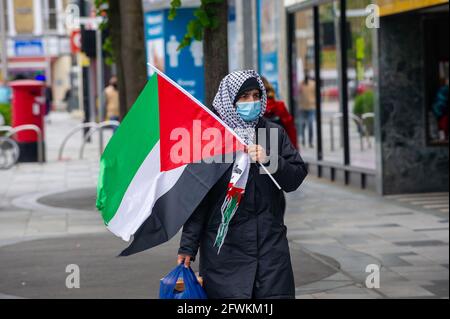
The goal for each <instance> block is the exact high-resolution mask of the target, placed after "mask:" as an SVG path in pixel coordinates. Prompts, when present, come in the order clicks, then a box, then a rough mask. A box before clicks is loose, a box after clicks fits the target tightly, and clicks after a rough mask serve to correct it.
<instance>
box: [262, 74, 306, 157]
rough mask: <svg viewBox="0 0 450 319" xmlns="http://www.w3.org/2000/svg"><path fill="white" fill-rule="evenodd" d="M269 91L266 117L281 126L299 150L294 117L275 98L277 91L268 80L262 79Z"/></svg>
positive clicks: (282, 103) (281, 102) (284, 105)
mask: <svg viewBox="0 0 450 319" xmlns="http://www.w3.org/2000/svg"><path fill="white" fill-rule="evenodd" d="M262 80H263V82H264V86H265V88H266V91H267V109H266V113H265V114H264V117H265V118H267V119H268V120H270V121H272V122H274V123H276V124H279V125H281V126H282V127H283V128H284V129H285V131H286V133H287V134H288V136H289V139H290V140H291V143H292V145H294V147H295V148H296V149H297V150H298V143H297V129H296V127H295V123H294V117H293V116H292V115H291V114H290V113H289V111H288V110H287V108H286V104H284V102H283V101H278V100H277V99H276V96H275V89H274V88H273V86H272V85H271V84H270V83H269V81H268V80H267V79H266V78H264V77H263V78H262Z"/></svg>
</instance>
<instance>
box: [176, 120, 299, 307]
mask: <svg viewBox="0 0 450 319" xmlns="http://www.w3.org/2000/svg"><path fill="white" fill-rule="evenodd" d="M257 128H267V129H270V128H276V129H278V148H279V153H278V154H279V156H278V165H279V166H278V170H277V172H276V173H274V174H272V175H273V177H274V178H275V179H276V180H277V182H278V183H279V184H280V186H281V187H282V189H283V191H285V192H292V191H295V190H296V189H297V188H298V187H299V186H300V184H301V183H302V182H303V180H304V179H305V177H306V175H307V170H306V166H305V164H304V162H303V160H302V158H301V157H300V154H299V153H298V151H297V150H296V149H295V148H294V146H293V145H292V144H291V142H290V140H289V137H288V136H287V134H286V132H285V131H284V129H282V128H281V127H280V126H278V125H277V124H274V123H272V122H269V121H267V120H265V119H261V120H260V122H259V124H258V126H257ZM267 133H268V134H269V130H267ZM267 141H270V140H269V138H267ZM266 151H267V153H269V154H270V143H269V142H268V145H267V147H266ZM231 173H232V165H231V166H230V169H229V170H228V171H227V172H226V173H225V174H224V175H223V177H222V178H221V179H220V180H219V181H218V182H217V184H216V185H215V186H214V187H213V188H212V189H211V190H210V191H209V193H208V194H207V195H206V196H205V198H204V199H203V201H202V202H201V204H200V205H199V206H198V207H197V209H196V210H195V211H194V213H193V214H192V215H191V217H190V218H189V219H188V221H187V222H186V223H185V225H184V227H183V233H182V237H181V241H180V249H179V251H178V253H179V254H187V255H190V256H192V257H193V258H194V260H195V257H196V255H197V252H198V249H199V248H200V275H201V276H202V277H203V281H204V288H205V290H206V293H207V295H208V298H210V299H228V298H230V299H248V298H256V299H263V298H276V299H291V298H295V284H294V275H293V271H292V265H291V258H290V252H289V246H288V240H287V237H286V231H287V229H286V226H285V225H284V209H285V199H284V193H283V191H280V190H278V188H277V187H276V186H275V184H274V183H273V182H272V181H271V179H270V177H269V176H267V175H265V174H260V168H259V166H258V165H257V164H251V168H250V173H249V179H248V183H247V187H246V191H245V195H244V198H243V199H242V202H241V204H240V206H239V208H238V210H237V212H236V214H235V216H234V217H233V219H232V220H231V222H230V225H229V229H228V233H227V236H226V238H225V241H224V244H223V246H222V249H221V251H220V254H219V255H218V254H217V248H215V247H213V245H214V241H215V239H216V235H217V230H218V228H219V225H220V223H221V219H222V213H221V206H222V204H223V201H224V199H225V195H226V192H227V185H228V183H229V181H230V178H231Z"/></svg>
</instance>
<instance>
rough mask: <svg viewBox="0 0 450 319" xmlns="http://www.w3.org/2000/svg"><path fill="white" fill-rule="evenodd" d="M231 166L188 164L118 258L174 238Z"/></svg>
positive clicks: (228, 164)
mask: <svg viewBox="0 0 450 319" xmlns="http://www.w3.org/2000/svg"><path fill="white" fill-rule="evenodd" d="M230 166H231V164H230V163H227V164H190V165H188V166H187V167H186V169H185V171H184V172H183V174H182V175H181V177H180V178H179V180H178V181H177V183H176V184H175V186H174V187H172V189H171V190H170V191H169V192H167V193H166V194H165V195H163V196H162V197H161V198H159V199H158V200H157V201H156V203H155V206H154V208H153V212H152V214H151V215H150V216H149V217H148V218H147V220H146V221H145V222H144V223H143V224H142V225H141V227H140V228H139V229H138V230H137V232H136V233H135V234H134V236H133V242H132V243H131V244H130V246H129V247H128V248H127V249H125V250H124V251H123V252H122V253H121V254H120V255H119V256H122V257H124V256H130V255H133V254H136V253H139V252H142V251H144V250H147V249H150V248H152V247H155V246H158V245H160V244H163V243H165V242H167V241H168V240H170V239H171V238H172V237H174V236H175V235H176V234H177V233H178V231H179V230H180V229H181V227H182V226H183V225H184V223H185V222H186V221H187V220H188V219H189V217H190V216H191V215H192V213H193V212H194V211H195V209H196V208H197V207H198V205H200V203H201V202H202V200H203V198H204V197H205V196H206V194H208V192H209V190H210V189H211V188H212V187H213V186H214V185H215V184H216V183H217V181H218V180H219V179H220V178H221V177H222V176H223V174H225V172H226V171H227V170H228V169H229V168H230Z"/></svg>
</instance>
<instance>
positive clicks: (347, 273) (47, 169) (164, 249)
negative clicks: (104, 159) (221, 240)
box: [0, 113, 449, 299]
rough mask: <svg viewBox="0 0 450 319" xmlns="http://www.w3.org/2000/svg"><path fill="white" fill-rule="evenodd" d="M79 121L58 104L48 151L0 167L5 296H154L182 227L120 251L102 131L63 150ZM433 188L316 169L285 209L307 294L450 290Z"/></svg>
mask: <svg viewBox="0 0 450 319" xmlns="http://www.w3.org/2000/svg"><path fill="white" fill-rule="evenodd" d="M78 123H79V120H77V119H73V118H71V117H70V116H69V115H67V114H58V113H56V114H53V115H52V117H51V124H49V125H48V128H47V132H46V133H47V137H48V140H47V147H48V149H47V151H48V157H47V158H48V162H47V163H46V164H44V165H41V164H20V165H18V166H17V167H14V168H13V169H11V170H9V171H0V260H1V262H0V298H16V297H25V298H57V297H63V298H83V297H85V298H121V297H122V298H156V297H157V288H158V284H159V283H158V279H159V278H160V277H161V276H162V275H164V274H165V273H167V272H168V271H169V270H170V268H171V267H172V266H173V263H174V259H175V258H174V255H175V254H176V248H177V244H178V240H179V237H178V236H177V237H176V238H174V239H173V240H171V241H170V242H168V243H167V244H165V245H162V246H160V247H157V248H155V249H152V250H150V251H147V252H145V253H143V254H139V255H138V256H134V257H131V258H116V257H115V256H116V255H117V253H119V252H120V251H121V249H123V248H124V247H126V243H124V242H122V241H121V240H119V239H117V238H115V237H114V236H113V235H112V234H110V233H109V232H108V231H107V230H106V228H105V226H104V225H103V222H102V220H101V218H100V216H99V214H98V213H96V212H95V209H94V199H95V187H96V181H97V174H98V144H97V142H96V140H95V138H94V140H93V143H92V144H90V145H88V146H87V148H86V154H85V158H86V159H84V160H80V159H78V151H79V149H78V147H79V145H80V144H81V138H80V137H79V136H78V138H76V137H75V138H74V140H73V141H74V142H73V143H72V144H68V148H67V150H66V152H65V153H64V154H65V155H64V158H65V159H66V160H64V161H62V162H59V161H57V152H58V146H59V144H60V143H61V141H62V139H63V137H64V134H65V133H67V132H68V131H69V130H70V128H72V127H73V126H75V125H76V124H78ZM107 137H108V136H107ZM69 158H70V160H69ZM423 196H425V197H426V198H425V199H424V198H421V199H420V200H413V201H409V200H402V198H404V197H400V198H398V197H395V198H383V197H380V196H378V195H375V194H373V193H368V192H364V191H360V190H354V189H351V188H344V187H341V186H338V185H334V184H332V183H328V182H326V181H322V180H317V179H315V178H313V177H308V179H307V181H306V182H305V183H304V185H303V186H302V187H301V189H300V190H299V191H297V192H295V193H292V194H289V195H288V197H287V198H288V200H287V202H288V208H287V213H286V218H285V220H286V224H287V226H288V238H289V241H290V246H291V253H292V260H293V267H294V273H295V277H296V285H297V298H302V299H303V298H314V299H315V298H317V299H323V298H358V299H360V298H448V296H449V292H448V290H449V289H448V288H449V282H448V278H449V269H448V264H449V261H448V260H449V228H448V210H446V209H445V207H444V208H443V207H442V205H444V204H445V203H448V194H427V195H422V197H423ZM436 197H439V199H438V201H439V203H437V204H436V203H434V204H433V203H432V204H429V203H428V201H429V200H428V198H430V201H433V200H435V199H436ZM407 198H409V197H407ZM417 202H426V204H424V205H426V206H427V207H426V208H425V207H424V206H421V205H422V204H417V205H416V204H413V203H417ZM429 206H432V207H429ZM68 264H77V265H79V266H80V271H81V288H80V289H67V288H66V287H65V279H66V276H67V275H68V274H67V273H66V272H65V267H66V266H67V265H68ZM368 265H378V266H379V267H380V288H379V289H368V288H367V287H366V278H367V276H368V275H369V273H367V272H366V267H367V266H368Z"/></svg>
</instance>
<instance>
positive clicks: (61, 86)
mask: <svg viewBox="0 0 450 319" xmlns="http://www.w3.org/2000/svg"><path fill="white" fill-rule="evenodd" d="M0 1H3V2H4V11H5V12H4V14H5V16H4V17H5V21H6V33H7V37H6V38H7V56H8V78H9V79H15V78H17V77H25V78H34V77H35V76H36V75H39V74H43V75H45V77H46V80H47V84H48V85H51V87H52V89H53V97H54V101H55V104H56V107H58V106H59V104H60V103H61V101H62V100H63V99H64V95H65V92H66V91H67V89H68V88H70V84H71V82H70V72H71V64H72V59H71V51H70V39H69V37H70V35H69V34H68V32H67V30H66V27H65V16H64V11H65V8H66V6H67V5H68V4H69V3H70V1H69V0H0Z"/></svg>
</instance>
